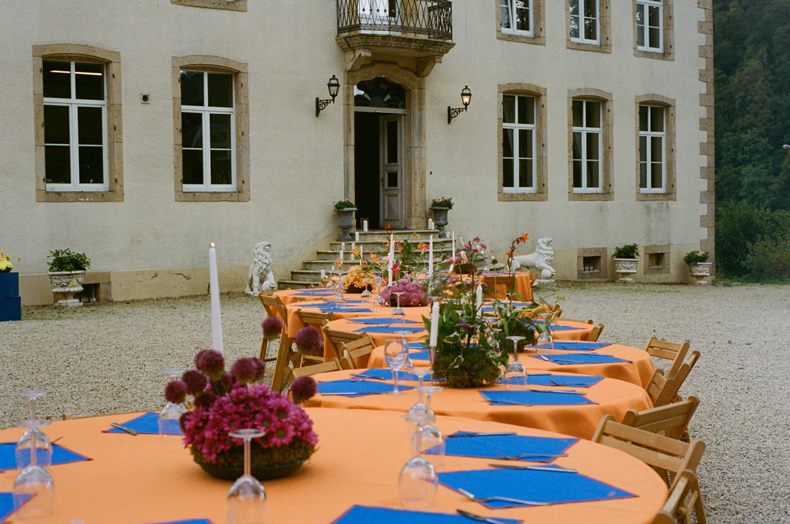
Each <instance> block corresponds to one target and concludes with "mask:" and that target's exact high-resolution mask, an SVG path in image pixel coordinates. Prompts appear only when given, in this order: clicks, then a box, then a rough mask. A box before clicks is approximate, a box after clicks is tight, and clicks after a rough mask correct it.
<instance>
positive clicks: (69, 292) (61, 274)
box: [49, 271, 85, 307]
mask: <svg viewBox="0 0 790 524" xmlns="http://www.w3.org/2000/svg"><path fill="white" fill-rule="evenodd" d="M49 280H50V282H52V292H53V293H60V294H62V295H63V298H62V299H61V300H58V302H57V303H56V304H55V305H56V306H67V307H78V306H81V305H82V302H80V301H79V300H77V299H76V298H74V294H75V293H79V292H80V291H82V289H83V287H82V284H83V283H84V282H85V271H55V272H50V273H49Z"/></svg>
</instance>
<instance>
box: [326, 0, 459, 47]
mask: <svg viewBox="0 0 790 524" xmlns="http://www.w3.org/2000/svg"><path fill="white" fill-rule="evenodd" d="M351 32H362V33H373V34H389V35H400V36H417V35H425V36H427V37H428V38H430V39H433V40H452V39H453V4H452V2H450V0H337V33H338V35H342V34H346V33H351Z"/></svg>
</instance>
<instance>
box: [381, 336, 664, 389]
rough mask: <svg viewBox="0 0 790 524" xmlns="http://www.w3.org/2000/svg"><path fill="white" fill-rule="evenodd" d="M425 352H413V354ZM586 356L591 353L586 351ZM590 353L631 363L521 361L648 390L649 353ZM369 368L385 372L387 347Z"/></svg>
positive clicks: (627, 349) (626, 349)
mask: <svg viewBox="0 0 790 524" xmlns="http://www.w3.org/2000/svg"><path fill="white" fill-rule="evenodd" d="M418 351H425V350H420V349H414V350H412V352H418ZM545 353H547V354H548V353H557V354H562V353H564V351H559V350H558V351H545ZM585 353H588V352H587V351H585ZM589 353H597V354H600V355H611V356H613V357H617V358H621V359H624V360H629V361H630V362H616V363H611V364H568V365H561V364H555V363H554V362H546V361H545V360H541V359H539V358H533V357H530V356H529V355H532V354H534V353H532V352H528V353H519V357H518V358H519V360H520V361H521V363H522V364H524V366H525V367H526V368H527V369H529V370H535V371H556V372H559V373H580V374H582V375H600V376H603V377H609V378H616V379H618V380H624V381H626V382H630V383H632V384H636V385H637V386H641V387H645V386H647V384H648V383H649V382H650V379H651V378H652V377H653V372H654V371H655V368H654V367H653V360H652V359H651V358H650V355H649V354H648V353H647V351H645V350H643V349H639V348H635V347H631V346H621V345H619V344H610V345H608V346H605V347H602V348H601V349H596V350H593V351H589ZM412 362H413V363H414V365H415V366H417V367H428V366H429V365H430V362H429V361H428V360H417V359H412ZM368 367H370V368H386V367H389V366H387V361H386V360H385V359H384V346H379V347H377V348H376V349H374V350H373V353H371V354H370V358H369V360H368Z"/></svg>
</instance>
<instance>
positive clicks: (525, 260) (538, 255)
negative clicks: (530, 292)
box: [511, 237, 555, 280]
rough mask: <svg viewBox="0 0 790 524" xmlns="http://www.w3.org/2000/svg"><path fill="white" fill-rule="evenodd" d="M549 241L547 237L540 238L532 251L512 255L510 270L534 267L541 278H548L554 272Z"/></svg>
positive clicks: (552, 253) (552, 255)
mask: <svg viewBox="0 0 790 524" xmlns="http://www.w3.org/2000/svg"><path fill="white" fill-rule="evenodd" d="M551 242H552V240H551V238H549V237H546V238H541V239H539V240H538V245H537V246H536V247H535V252H534V253H530V254H529V255H521V256H516V257H513V264H512V265H511V268H512V270H513V271H515V270H517V269H518V268H520V267H524V268H528V267H534V268H535V269H537V270H538V271H540V278H541V280H550V279H551V277H552V276H553V275H554V273H555V271H554V268H553V267H551V263H552V262H554V248H553V247H551Z"/></svg>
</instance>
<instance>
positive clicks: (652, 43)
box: [636, 0, 664, 53]
mask: <svg viewBox="0 0 790 524" xmlns="http://www.w3.org/2000/svg"><path fill="white" fill-rule="evenodd" d="M663 10H664V8H663V0H636V47H637V49H638V50H640V51H650V52H655V53H661V52H663V51H664V41H663V40H664V36H663V33H664V28H663V25H664V14H663Z"/></svg>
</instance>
